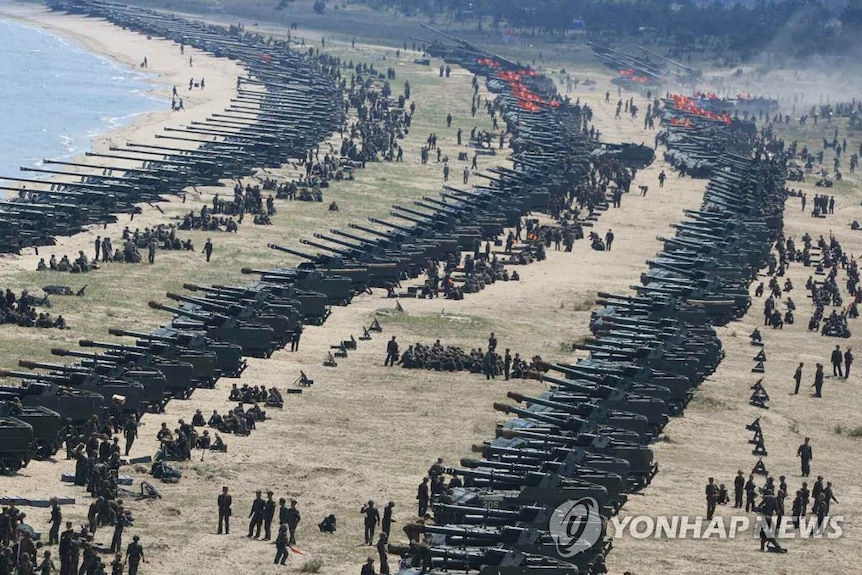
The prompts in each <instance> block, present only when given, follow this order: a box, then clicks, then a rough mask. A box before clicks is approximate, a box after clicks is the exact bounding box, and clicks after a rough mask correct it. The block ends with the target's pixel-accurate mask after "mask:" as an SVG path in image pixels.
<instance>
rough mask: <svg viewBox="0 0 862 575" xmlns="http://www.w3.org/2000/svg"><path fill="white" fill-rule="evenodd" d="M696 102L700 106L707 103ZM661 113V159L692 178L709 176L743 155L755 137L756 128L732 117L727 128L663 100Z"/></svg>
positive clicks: (720, 120)
mask: <svg viewBox="0 0 862 575" xmlns="http://www.w3.org/2000/svg"><path fill="white" fill-rule="evenodd" d="M697 102H699V104H698V106H699V105H700V103H702V102H709V100H703V101H701V100H698V101H697ZM699 109H705V108H699ZM715 113H717V114H720V113H721V111H719V112H715ZM661 114H662V128H663V132H662V133H661V134H660V135H659V138H660V139H661V141H662V142H663V143H664V144H665V146H666V150H665V153H664V159H665V161H666V162H668V163H669V164H671V165H672V166H673V167H674V168H676V169H682V170H684V171H685V173H686V174H687V175H689V176H691V177H693V178H709V177H711V176H712V175H713V174H714V173H715V172H716V169H717V167H718V165H719V163H720V161H721V162H723V161H724V159H725V158H727V157H729V156H735V157H737V158H739V157H744V156H746V154H747V153H748V152H749V151H750V150H751V147H752V145H753V144H754V142H755V140H756V138H757V126H756V125H755V124H754V123H753V122H751V121H748V120H744V119H740V118H732V119H730V124H729V125H728V123H727V121H726V120H723V119H719V118H715V117H710V116H706V115H703V114H699V113H695V112H693V111H691V110H685V109H680V108H678V107H677V104H676V102H675V101H674V100H673V99H665V100H663V107H662V112H661ZM728 118H729V117H728Z"/></svg>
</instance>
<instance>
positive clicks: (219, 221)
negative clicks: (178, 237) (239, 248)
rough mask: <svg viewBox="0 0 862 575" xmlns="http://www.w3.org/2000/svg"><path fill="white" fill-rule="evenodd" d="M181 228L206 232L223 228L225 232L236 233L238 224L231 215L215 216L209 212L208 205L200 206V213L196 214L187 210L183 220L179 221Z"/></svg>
mask: <svg viewBox="0 0 862 575" xmlns="http://www.w3.org/2000/svg"><path fill="white" fill-rule="evenodd" d="M179 228H180V229H181V230H203V231H207V232H218V231H221V230H224V231H226V232H231V233H236V232H237V231H238V230H239V225H238V224H237V222H236V221H235V220H234V219H233V217H226V218H225V217H220V218H219V217H215V216H213V215H212V212H210V209H209V207H208V206H204V207H203V208H201V215H200V216H196V215H195V213H194V212H191V211H190V212H189V213H187V214H186V215H185V216H183V221H182V222H181V223H180V225H179Z"/></svg>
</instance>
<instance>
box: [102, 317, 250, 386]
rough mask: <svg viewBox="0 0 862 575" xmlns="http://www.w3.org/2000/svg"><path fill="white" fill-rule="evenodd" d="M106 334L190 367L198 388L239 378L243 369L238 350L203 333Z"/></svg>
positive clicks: (161, 330) (112, 331)
mask: <svg viewBox="0 0 862 575" xmlns="http://www.w3.org/2000/svg"><path fill="white" fill-rule="evenodd" d="M108 333H109V334H111V335H114V336H118V337H124V336H125V337H136V338H139V339H138V341H136V342H135V345H137V346H140V347H142V348H146V349H147V350H148V351H149V352H150V353H152V354H153V355H156V356H158V357H164V358H166V359H173V360H177V361H181V362H184V363H189V364H191V365H192V367H193V368H194V372H193V375H192V380H193V381H194V382H196V383H198V384H199V386H200V387H212V385H213V384H214V383H215V381H216V380H217V379H218V378H220V377H239V376H240V375H241V374H242V371H243V370H244V369H245V360H244V359H243V357H242V348H241V347H240V346H238V345H235V344H230V343H224V342H220V341H215V340H212V339H208V338H207V337H206V334H205V333H204V332H202V331H201V332H194V331H180V330H175V329H170V328H164V327H160V328H157V329H155V330H153V332H152V333H146V332H139V331H130V330H124V329H116V328H110V329H108Z"/></svg>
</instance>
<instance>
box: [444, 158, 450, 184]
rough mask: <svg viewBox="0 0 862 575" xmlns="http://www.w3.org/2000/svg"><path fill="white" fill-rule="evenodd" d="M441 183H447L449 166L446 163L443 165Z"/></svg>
mask: <svg viewBox="0 0 862 575" xmlns="http://www.w3.org/2000/svg"><path fill="white" fill-rule="evenodd" d="M443 181H444V182H448V181H449V164H448V162H447V163H444V164H443Z"/></svg>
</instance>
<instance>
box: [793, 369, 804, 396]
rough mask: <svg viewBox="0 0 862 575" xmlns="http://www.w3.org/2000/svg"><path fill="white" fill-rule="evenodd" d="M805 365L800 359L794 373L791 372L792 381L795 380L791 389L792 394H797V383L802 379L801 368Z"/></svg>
mask: <svg viewBox="0 0 862 575" xmlns="http://www.w3.org/2000/svg"><path fill="white" fill-rule="evenodd" d="M804 366H805V364H804V363H802V362H801V361H800V362H799V365H798V366H797V367H796V373H794V374H793V381H795V382H796V387H795V388H794V389H793V395H799V383H800V382H801V381H802V368H803V367H804Z"/></svg>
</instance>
